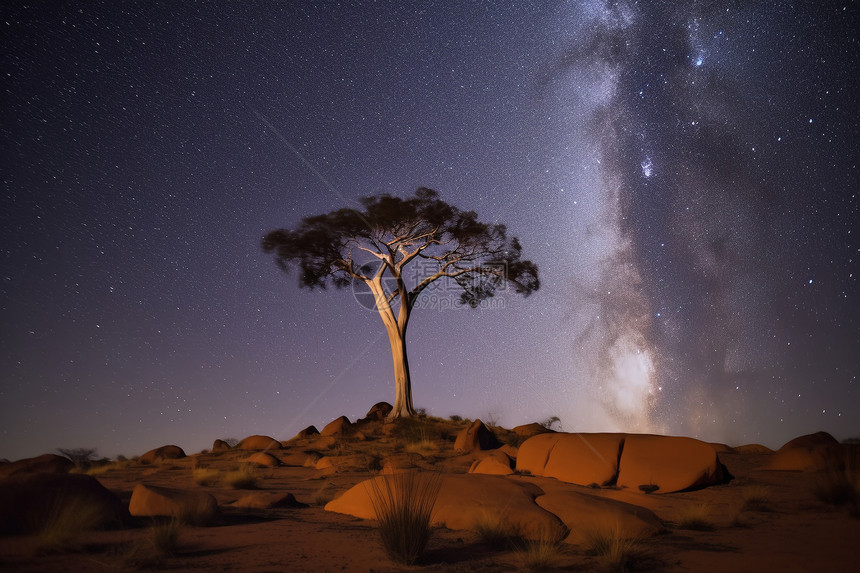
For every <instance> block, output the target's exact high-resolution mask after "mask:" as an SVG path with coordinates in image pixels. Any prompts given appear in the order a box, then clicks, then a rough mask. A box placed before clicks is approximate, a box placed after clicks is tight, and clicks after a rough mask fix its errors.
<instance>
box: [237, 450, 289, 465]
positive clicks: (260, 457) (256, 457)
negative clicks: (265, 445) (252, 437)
mask: <svg viewBox="0 0 860 573" xmlns="http://www.w3.org/2000/svg"><path fill="white" fill-rule="evenodd" d="M242 461H243V462H245V463H246V464H251V465H254V466H257V467H260V468H276V467H278V466H280V465H281V460H279V459H278V458H276V457H275V456H273V455H272V454H270V453H268V452H255V453H253V454H251V455H250V456H248V457H247V458H245V459H243V460H242Z"/></svg>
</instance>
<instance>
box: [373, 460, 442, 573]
mask: <svg viewBox="0 0 860 573" xmlns="http://www.w3.org/2000/svg"><path fill="white" fill-rule="evenodd" d="M441 486H442V478H441V477H440V475H439V474H427V473H418V472H411V471H410V472H403V473H397V474H393V475H386V476H380V477H378V478H375V479H373V480H372V481H371V482H370V491H369V492H368V493H369V495H370V501H371V503H372V504H373V510H374V511H375V512H376V519H377V520H378V521H379V534H380V537H381V538H382V545H383V546H384V547H385V550H386V552H387V553H388V556H389V557H391V559H392V560H394V561H397V562H399V563H404V564H406V565H411V564H413V563H415V561H416V560H417V559H418V557H420V556H421V554H422V553H423V552H424V548H425V547H426V546H427V542H428V541H430V536H431V535H432V533H433V528H432V519H433V507H434V506H435V505H436V498H437V497H438V495H439V489H440V488H441Z"/></svg>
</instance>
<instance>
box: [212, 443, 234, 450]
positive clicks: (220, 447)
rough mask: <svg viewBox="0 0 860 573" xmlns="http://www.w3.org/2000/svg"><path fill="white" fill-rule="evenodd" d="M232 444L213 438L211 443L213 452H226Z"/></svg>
mask: <svg viewBox="0 0 860 573" xmlns="http://www.w3.org/2000/svg"><path fill="white" fill-rule="evenodd" d="M232 449H233V448H232V446H230V444H228V443H227V442H225V441H224V440H215V442H213V444H212V451H213V452H226V451H227V450H232Z"/></svg>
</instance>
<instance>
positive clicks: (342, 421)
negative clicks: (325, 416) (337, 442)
mask: <svg viewBox="0 0 860 573" xmlns="http://www.w3.org/2000/svg"><path fill="white" fill-rule="evenodd" d="M350 431H352V422H350V421H349V418H347V417H346V416H341V417H340V418H335V419H334V420H332V421H331V422H329V423H328V424H326V425H325V428H323V429H322V432H320V435H321V436H340V435H343V434H348V433H349V432H350Z"/></svg>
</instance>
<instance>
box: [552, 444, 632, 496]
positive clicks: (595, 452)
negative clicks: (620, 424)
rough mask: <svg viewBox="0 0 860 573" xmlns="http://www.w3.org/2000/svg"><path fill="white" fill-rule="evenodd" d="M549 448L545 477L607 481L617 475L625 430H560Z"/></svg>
mask: <svg viewBox="0 0 860 573" xmlns="http://www.w3.org/2000/svg"><path fill="white" fill-rule="evenodd" d="M559 436H560V437H559V439H558V441H556V442H555V443H554V447H553V448H552V449H551V450H550V451H549V452H548V456H547V462H546V465H545V466H544V469H543V475H544V476H545V477H552V478H556V479H558V480H561V481H565V482H568V483H575V484H579V485H591V484H597V485H609V484H611V483H614V482H615V479H616V477H617V476H618V457H619V455H620V454H621V447H622V445H623V444H624V438H625V435H624V434H560V435H559Z"/></svg>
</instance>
